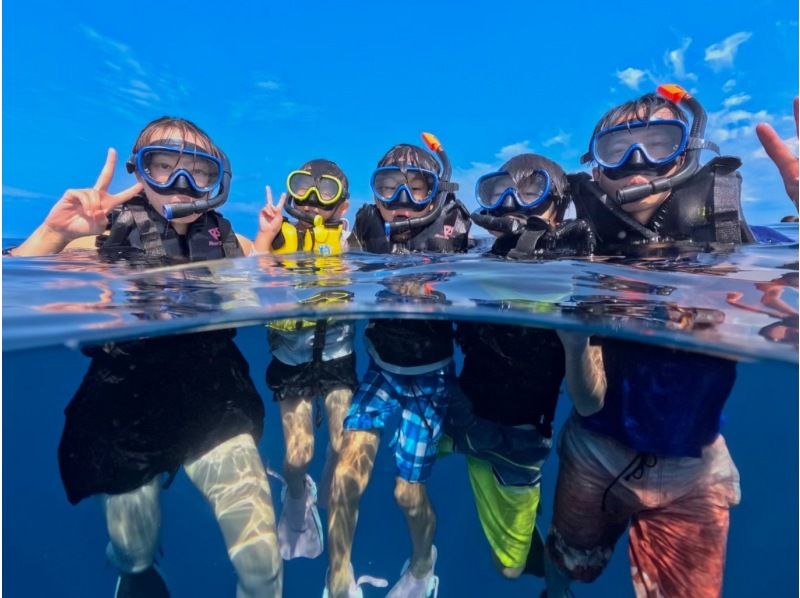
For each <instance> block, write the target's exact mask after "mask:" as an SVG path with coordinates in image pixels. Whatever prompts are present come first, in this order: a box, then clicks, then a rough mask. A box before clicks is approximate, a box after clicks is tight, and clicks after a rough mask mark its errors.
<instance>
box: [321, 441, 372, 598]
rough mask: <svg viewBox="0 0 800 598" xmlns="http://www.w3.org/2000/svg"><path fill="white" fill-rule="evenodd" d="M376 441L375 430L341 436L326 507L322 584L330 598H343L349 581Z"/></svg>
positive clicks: (347, 590)
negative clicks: (326, 562) (326, 557)
mask: <svg viewBox="0 0 800 598" xmlns="http://www.w3.org/2000/svg"><path fill="white" fill-rule="evenodd" d="M379 442H380V436H379V435H378V433H377V432H375V431H363V430H354V431H347V432H345V433H344V435H343V441H342V450H341V455H340V458H339V461H338V463H337V464H336V470H335V472H334V476H333V483H332V484H331V494H330V502H329V505H328V509H329V512H328V554H329V558H330V569H329V573H328V579H327V581H326V583H327V587H328V590H329V592H330V595H331V597H332V598H337V597H338V596H347V595H348V592H349V589H350V585H351V582H352V581H353V580H352V573H351V569H350V555H351V551H352V547H353V536H354V535H355V530H356V520H357V519H358V504H359V502H360V501H361V495H362V494H364V490H366V488H367V484H368V483H369V478H370V475H371V474H372V468H373V466H374V464H375V454H376V453H377V451H378V444H379Z"/></svg>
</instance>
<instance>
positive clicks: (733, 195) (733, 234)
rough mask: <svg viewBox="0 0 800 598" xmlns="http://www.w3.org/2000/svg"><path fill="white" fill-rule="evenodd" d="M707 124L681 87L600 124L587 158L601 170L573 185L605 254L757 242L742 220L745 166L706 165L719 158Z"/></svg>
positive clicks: (723, 161) (729, 162) (731, 161)
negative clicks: (710, 154) (705, 157)
mask: <svg viewBox="0 0 800 598" xmlns="http://www.w3.org/2000/svg"><path fill="white" fill-rule="evenodd" d="M682 108H685V109H686V110H688V111H689V112H690V114H691V116H692V121H691V124H690V123H689V119H688V118H687V116H686V114H685V113H684V110H683V109H682ZM706 120H707V118H706V112H705V110H704V109H703V107H702V105H701V104H700V102H698V101H697V99H696V98H694V97H693V96H692V95H690V94H689V93H687V92H686V91H684V90H683V89H682V88H681V87H679V86H677V85H662V86H661V87H659V88H658V93H657V94H652V93H651V94H646V95H644V96H642V97H641V98H639V99H637V100H633V101H631V102H626V103H625V104H622V105H621V106H618V107H616V108H614V109H612V110H610V111H609V112H608V113H606V115H605V116H604V117H603V118H602V119H601V120H600V122H599V123H598V124H597V126H596V127H595V130H594V133H593V134H592V139H591V142H590V144H589V151H588V152H587V153H586V154H584V156H583V157H582V161H583V162H584V163H588V162H592V163H593V164H594V168H593V170H592V173H593V176H592V177H591V178H590V177H589V176H588V175H586V174H579V175H574V176H572V177H571V183H572V188H573V195H574V198H573V201H574V202H575V208H576V212H577V215H578V217H579V218H584V219H586V220H587V221H589V223H590V224H591V226H592V229H593V230H594V233H595V236H596V237H597V244H598V252H599V253H601V254H604V253H612V254H613V253H620V254H624V255H630V254H631V252H632V251H633V249H634V248H635V247H636V246H642V247H643V248H644V251H648V252H649V251H652V249H653V248H655V247H657V246H658V244H660V243H665V244H669V245H670V246H671V247H675V246H676V244H691V245H694V246H697V247H701V248H702V247H704V246H707V245H708V244H710V243H715V244H722V243H724V244H735V243H749V242H752V241H754V240H755V238H754V236H753V233H752V231H751V230H750V227H749V226H748V225H747V222H745V219H744V214H743V213H742V207H741V187H742V179H741V175H740V174H739V173H738V172H737V169H738V168H739V167H740V166H741V164H742V162H741V160H740V159H739V158H737V157H734V156H717V157H715V158H712V159H711V160H709V161H708V162H707V163H706V164H703V165H702V166H701V164H700V152H701V151H702V150H703V149H707V150H711V151H714V152H717V153H719V148H718V147H717V146H716V145H715V144H714V143H712V142H710V141H708V140H707V139H705V127H706Z"/></svg>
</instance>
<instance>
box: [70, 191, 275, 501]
mask: <svg viewBox="0 0 800 598" xmlns="http://www.w3.org/2000/svg"><path fill="white" fill-rule="evenodd" d="M134 216H135V218H134ZM159 219H160V220H159ZM164 225H165V221H163V218H160V216H158V215H157V214H156V212H155V210H153V209H152V208H150V207H149V204H147V205H144V204H142V202H141V201H136V200H133V203H132V204H131V203H129V204H125V205H124V206H123V208H122V209H120V210H117V211H115V213H113V214H112V218H111V227H110V230H109V234H108V236H107V237H106V238H105V239H100V243H99V244H100V253H101V255H103V256H104V257H106V258H109V259H119V258H122V257H125V258H129V257H133V258H135V259H136V258H137V257H139V256H141V257H145V258H153V257H155V258H158V259H169V260H178V261H187V260H191V261H200V260H204V259H215V258H222V257H225V256H226V254H228V253H229V252H231V253H238V254H241V249H240V248H239V245H238V243H237V242H236V240H235V235H234V234H233V232H232V231H231V230H230V225H229V224H228V223H227V221H226V220H225V219H224V218H222V217H221V216H220V215H219V214H216V213H207V214H205V215H203V216H201V217H200V218H199V219H198V221H196V222H195V223H194V224H193V225H191V226H190V227H189V232H188V234H187V235H185V236H181V235H177V233H175V231H174V229H173V228H172V227H171V226H168V225H166V226H164ZM212 229H216V230H212ZM153 231H155V234H152V232H153ZM103 241H105V242H103ZM141 317H143V318H146V317H148V314H147V313H142V315H141ZM234 335H235V332H234V331H233V330H219V331H213V332H202V333H197V334H178V335H171V336H164V337H157V338H147V339H140V340H133V341H125V342H118V343H117V342H113V343H107V344H105V345H103V346H98V347H91V348H87V349H85V350H84V353H85V354H86V355H88V356H89V357H91V358H92V361H91V364H90V365H89V371H88V372H87V373H86V375H85V376H84V378H83V381H82V382H81V385H80V387H79V388H78V390H77V392H76V393H75V396H74V397H73V398H72V400H71V401H70V402H69V404H68V405H67V407H66V409H65V415H66V422H65V425H64V432H63V434H62V437H61V442H60V444H59V450H58V460H59V469H60V473H61V478H62V480H63V482H64V489H65V490H66V493H67V498H68V499H69V501H70V502H71V503H73V504H75V503H77V502H79V501H81V500H83V499H84V498H86V497H88V496H91V495H94V494H99V493H105V494H120V493H125V492H130V491H132V490H135V489H136V488H139V487H141V486H142V485H144V484H146V483H148V482H149V481H150V480H152V479H153V478H154V477H155V476H157V475H159V474H162V473H165V472H171V473H174V472H175V471H177V469H178V468H179V467H180V466H181V465H183V464H184V463H186V461H187V460H190V459H193V458H196V457H198V456H200V455H202V454H204V453H206V452H208V451H209V450H210V449H212V448H213V447H215V446H217V445H219V444H220V443H222V442H224V441H225V440H228V439H230V438H233V437H234V436H237V435H239V434H243V433H248V434H251V435H252V436H253V437H254V438H255V440H256V442H258V439H259V438H260V437H261V433H262V429H263V419H264V406H263V403H262V401H261V397H260V396H259V395H258V392H257V391H256V388H255V386H254V385H253V382H252V380H251V379H250V375H249V368H248V364H247V361H246V360H245V359H244V357H243V356H242V354H241V353H240V352H239V349H238V348H237V347H236V345H235V344H234V342H233V337H234Z"/></svg>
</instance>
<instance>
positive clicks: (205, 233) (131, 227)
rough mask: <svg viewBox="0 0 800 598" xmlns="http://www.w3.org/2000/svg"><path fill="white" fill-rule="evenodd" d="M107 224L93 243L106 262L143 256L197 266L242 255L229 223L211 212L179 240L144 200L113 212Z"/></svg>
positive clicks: (123, 205) (120, 207)
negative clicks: (96, 245) (198, 262)
mask: <svg viewBox="0 0 800 598" xmlns="http://www.w3.org/2000/svg"><path fill="white" fill-rule="evenodd" d="M108 220H109V227H108V234H107V235H104V236H101V237H98V240H97V243H98V251H99V252H100V255H102V256H104V257H107V258H121V257H132V256H136V255H143V256H145V257H147V258H156V259H159V258H163V259H169V260H188V261H191V262H197V261H204V260H213V259H221V258H225V257H237V256H241V255H243V252H242V248H241V246H240V245H239V241H238V239H237V238H236V234H235V233H234V232H233V230H232V228H231V223H230V222H229V221H228V220H226V219H225V218H223V217H222V215H221V214H219V213H217V212H215V211H213V210H212V211H209V212H205V213H204V214H201V215H200V217H199V218H198V219H197V220H195V221H194V222H192V223H191V224H189V227H188V229H187V231H186V235H183V236H182V235H179V234H178V233H177V232H176V231H175V229H174V228H173V227H172V226H170V224H169V222H168V221H167V220H166V219H165V218H164V217H163V216H161V215H160V214H159V213H158V212H157V211H156V210H155V209H153V207H152V206H151V205H150V203H149V202H148V201H147V198H146V197H144V196H138V197H135V198H133V199H132V200H130V201H128V202H126V203H124V204H122V205H121V206H119V207H118V208H116V209H114V210H113V211H112V212H111V213H110V214H109V217H108Z"/></svg>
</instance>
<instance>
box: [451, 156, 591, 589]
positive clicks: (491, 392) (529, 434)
mask: <svg viewBox="0 0 800 598" xmlns="http://www.w3.org/2000/svg"><path fill="white" fill-rule="evenodd" d="M475 194H476V196H477V201H478V205H479V206H480V208H479V209H478V210H476V211H475V212H473V214H472V220H473V221H474V222H475V223H476V224H478V225H480V226H483V227H485V228H486V229H487V230H489V232H491V233H492V235H494V236H495V237H496V240H495V242H494V244H493V246H492V249H491V253H492V254H494V255H498V256H510V257H517V258H524V257H527V258H533V257H537V258H548V257H556V256H564V255H572V256H575V255H585V254H588V253H590V252H591V247H592V243H593V241H592V234H591V230H590V229H589V228H588V226H587V225H586V223H585V222H580V221H572V222H566V223H565V222H563V218H564V213H565V212H566V209H567V206H568V205H569V202H570V193H569V183H568V181H567V176H566V174H565V173H564V171H563V170H562V169H561V168H560V167H559V166H558V165H557V164H556V163H554V162H552V161H551V160H549V159H547V158H545V157H543V156H537V155H535V154H521V155H519V156H515V157H514V158H512V159H510V160H509V161H508V162H506V163H505V164H503V166H501V167H500V169H499V170H498V171H497V172H492V173H489V174H486V175H484V176H482V177H480V178H479V179H478V182H477V184H476V186H475ZM456 341H457V342H458V344H459V345H460V346H461V349H462V351H463V353H464V367H463V369H462V371H461V374H460V376H459V388H460V390H461V392H460V393H457V394H456V396H455V398H454V399H453V401H452V403H451V404H450V407H449V408H448V412H447V417H446V418H445V426H444V431H445V434H446V435H447V436H446V442H444V443H443V445H444V446H445V447H447V449H452V450H453V451H456V452H459V453H463V454H465V455H466V459H467V471H468V474H469V480H470V483H471V485H472V490H473V495H474V498H475V506H476V508H477V510H478V517H479V519H480V522H481V526H482V528H483V531H484V534H485V536H486V539H487V541H488V542H489V545H490V547H491V550H492V556H493V560H494V563H495V566H496V567H497V568H498V570H499V571H500V573H501V574H502V575H504V576H505V577H508V578H511V579H513V578H517V577H519V576H520V575H522V573H524V572H526V573H531V574H534V575H538V576H540V577H541V576H542V575H543V574H544V571H543V566H544V564H543V561H542V558H543V554H542V540H541V537H540V536H539V534H538V533H536V532H535V525H536V513H537V510H538V506H539V497H540V491H541V469H542V466H543V464H544V460H545V459H546V458H547V455H548V454H549V452H550V446H551V443H552V434H553V432H552V422H553V416H554V414H555V409H556V402H557V401H558V394H559V389H560V387H561V381H562V380H563V378H564V350H563V349H562V347H561V342H560V341H559V339H558V336H557V334H556V333H555V332H553V331H551V330H544V329H539V328H525V327H521V326H509V325H499V324H483V323H476V322H459V324H458V328H457V333H456ZM579 408H580V407H579ZM448 445H451V446H448ZM443 452H445V451H443Z"/></svg>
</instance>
